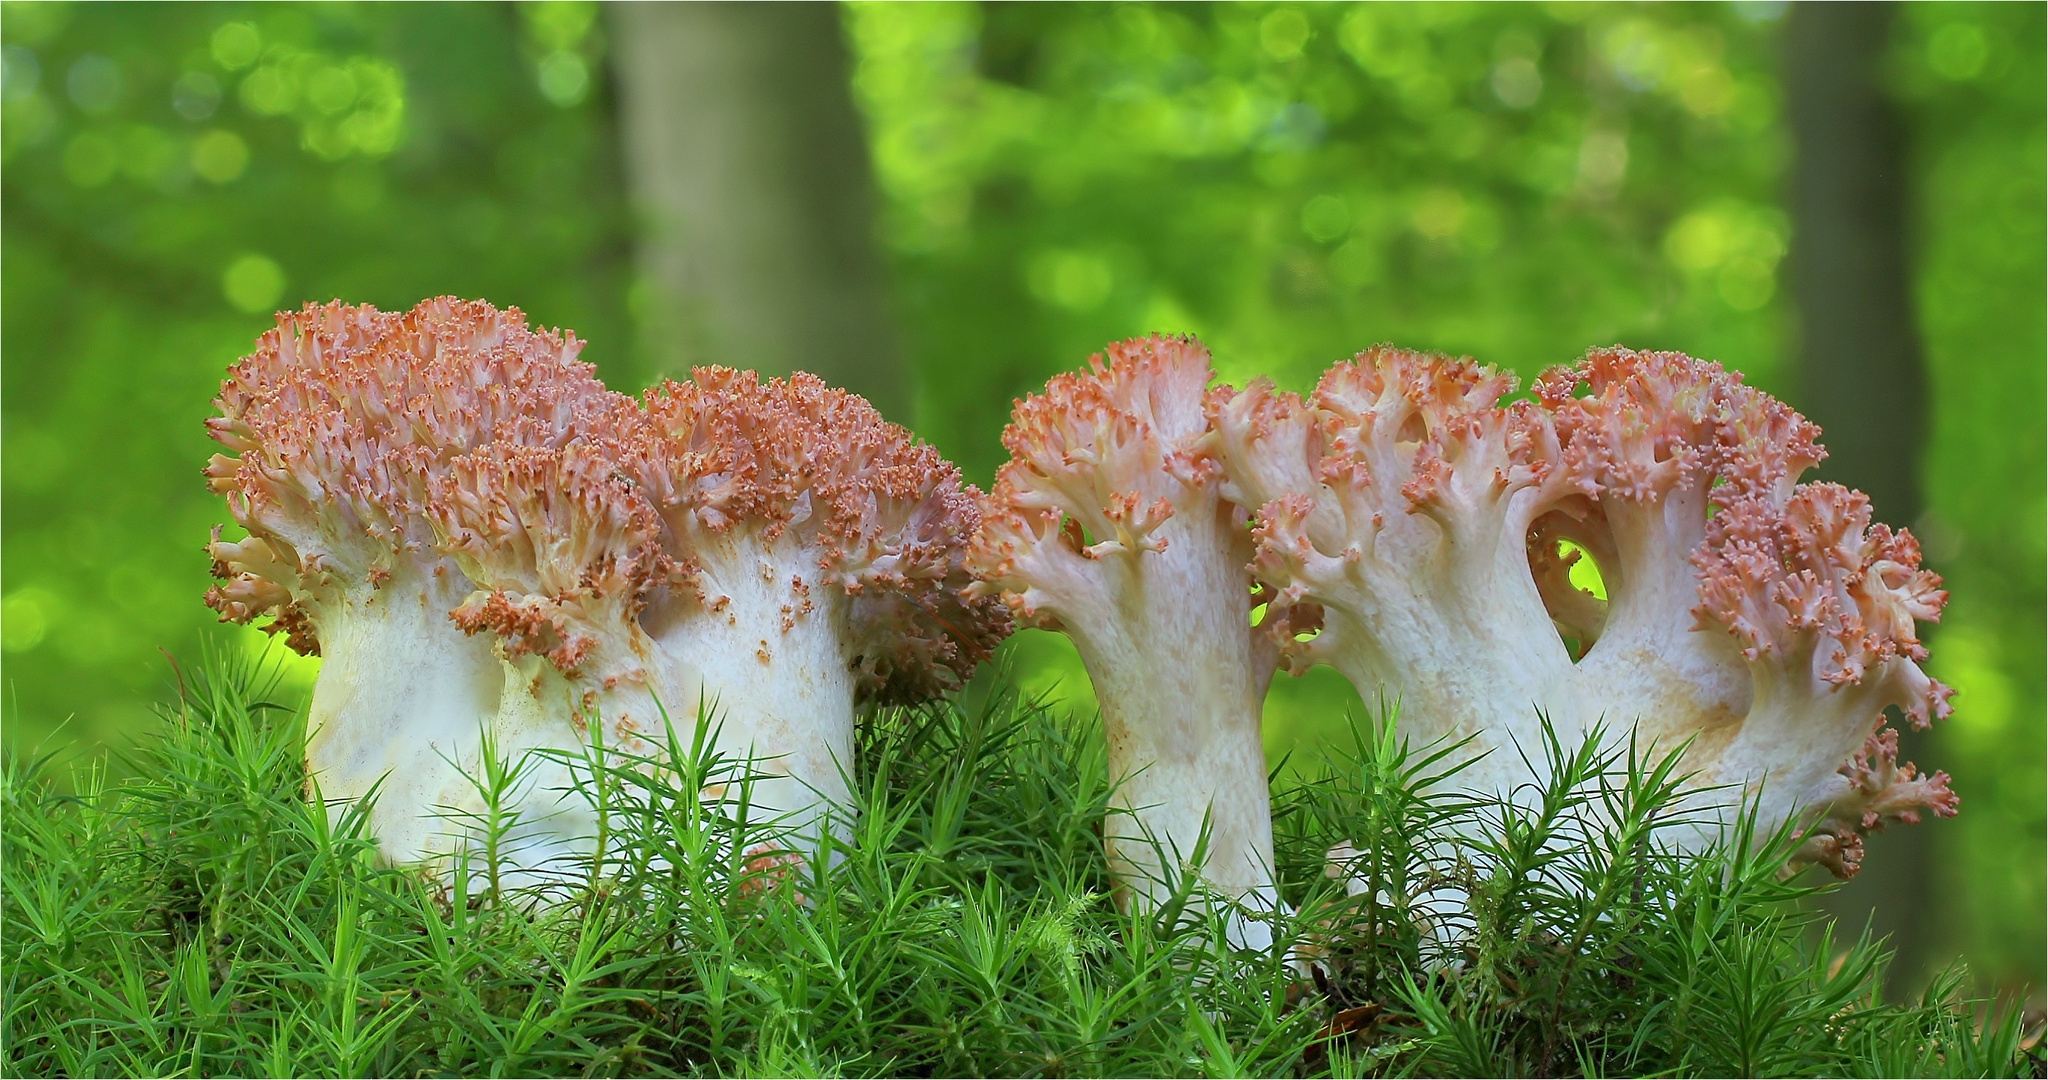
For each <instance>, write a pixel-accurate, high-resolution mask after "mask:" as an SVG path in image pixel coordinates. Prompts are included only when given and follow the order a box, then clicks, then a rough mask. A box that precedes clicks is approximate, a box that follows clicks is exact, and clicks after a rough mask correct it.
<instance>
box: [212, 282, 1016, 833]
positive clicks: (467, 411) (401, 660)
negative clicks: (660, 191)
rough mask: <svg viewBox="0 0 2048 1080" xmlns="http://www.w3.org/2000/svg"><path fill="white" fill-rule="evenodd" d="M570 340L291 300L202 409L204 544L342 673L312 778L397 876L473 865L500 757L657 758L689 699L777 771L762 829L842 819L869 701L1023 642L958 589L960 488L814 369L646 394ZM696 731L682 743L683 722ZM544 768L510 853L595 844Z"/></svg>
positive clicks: (424, 312)
mask: <svg viewBox="0 0 2048 1080" xmlns="http://www.w3.org/2000/svg"><path fill="white" fill-rule="evenodd" d="M579 347H580V346H579V343H578V342H576V341H575V339H574V338H573V337H572V336H567V335H557V334H554V333H552V332H536V331H532V330H529V329H528V328H527V327H526V325H525V322H524V319H523V318H522V317H521V316H520V314H519V313H518V312H517V311H516V310H508V311H503V312H500V311H498V310H496V309H494V308H492V307H490V306H489V305H487V304H482V303H464V302H460V301H454V300H448V299H441V300H431V301H427V302H425V303H423V304H421V305H419V306H418V307H416V308H415V309H413V311H411V312H409V313H407V314H405V315H391V314H386V313H382V312H379V311H377V310H375V309H374V308H370V307H368V306H350V305H343V304H339V303H336V304H329V305H326V306H324V307H308V308H307V309H306V310H305V311H303V312H300V313H296V314H285V315H281V316H280V317H279V320H278V327H277V329H275V330H273V331H271V332H270V333H268V334H266V335H265V336H264V337H263V339H262V340H261V341H260V342H259V343H258V349H257V351H256V352H255V353H254V354H252V355H251V356H249V357H247V358H245V359H243V360H242V361H241V362H240V363H239V364H237V365H236V366H235V368H234V369H233V370H232V371H231V372H230V374H229V378H228V380H227V381H226V382H225V383H224V384H223V386H222V390H221V394H220V397H219V398H218V400H217V402H216V405H217V406H218V408H219V410H220V415H219V416H218V417H216V418H215V419H213V420H211V421H209V425H208V426H209V428H210V429H211V431H212V433H213V435H214V437H215V438H216V439H217V440H219V441H220V442H221V443H222V444H224V445H225V446H226V447H227V448H228V449H230V450H231V451H235V452H237V453H238V454H239V456H238V457H229V456H226V455H217V456H216V457H215V458H214V460H213V462H212V463H211V464H210V465H209V466H208V469H207V474H208V476H209V478H210V480H211V481H212V484H213V486H214V489H215V490H216V491H218V492H220V493H221V494H223V495H225V496H227V499H228V505H229V510H230V513H231V514H232V516H233V517H234V519H235V521H236V522H237V523H238V524H240V525H242V526H243V527H244V528H245V529H246V530H247V531H248V533H249V536H248V537H247V538H246V539H244V540H240V541H233V542H231V541H226V540H222V539H220V538H219V536H218V531H217V532H216V537H215V542H214V543H213V544H212V545H211V547H210V551H211V552H212V554H213V556H214V559H215V573H216V575H217V576H219V577H221V578H222V579H223V584H221V585H220V586H218V587H216V588H215V589H213V590H212V591H211V592H209V594H208V597H207V600H208V603H209V604H210V605H211V606H213V607H214V608H216V609H217V610H218V611H220V612H221V615H222V617H223V618H224V619H229V620H233V621H238V622H247V621H250V620H251V619H254V618H257V617H259V616H263V615H271V616H275V618H274V620H273V621H272V622H271V623H270V625H269V626H268V627H266V629H270V630H272V631H275V632H285V633H288V634H289V635H290V641H291V644H292V645H293V647H295V648H298V649H299V650H300V651H303V652H316V651H317V652H318V653H319V654H320V655H321V656H322V657H323V659H324V663H323V667H322V670H321V673H320V676H319V679H318V681H317V682H316V684H315V688H314V701H313V706H312V711H311V717H310V720H309V737H308V742H307V766H308V770H309V774H310V775H311V777H312V780H313V782H314V783H315V784H317V785H318V786H319V788H320V790H321V791H322V792H323V794H324V795H325V796H327V797H328V798H330V799H331V800H333V801H334V803H335V804H336V807H337V810H336V812H337V813H338V812H339V811H340V807H343V806H345V805H347V804H349V803H351V802H354V801H355V800H358V799H361V798H362V797H363V796H365V795H368V794H369V793H371V792H372V791H373V790H374V791H376V793H377V804H376V810H375V813H374V815H373V816H372V819H371V828H372V831H373V832H374V833H375V834H376V835H377V836H378V839H379V843H380V845H381V848H382V850H383V851H384V853H385V854H386V855H387V856H388V857H390V858H392V859H394V860H396V861H416V860H421V859H428V858H432V857H434V856H436V855H440V854H445V853H448V852H450V851H452V850H454V849H455V848H456V847H457V846H458V845H459V844H461V843H462V842H463V838H464V837H465V836H467V835H470V834H472V833H473V832H474V830H475V828H476V827H478V825H479V824H480V822H481V817H482V814H483V808H482V802H481V795H480V793H479V792H478V791H477V790H476V784H475V780H476V779H477V778H478V777H480V776H481V775H482V769H481V763H480V761H479V756H480V755H481V754H482V753H484V752H485V751H486V750H494V751H495V752H498V753H501V754H524V753H525V752H527V751H530V750H536V749H544V750H554V751H566V752H568V755H569V756H573V754H574V752H576V751H577V750H578V748H579V747H581V746H582V745H583V743H584V740H585V739H587V738H588V737H589V735H590V734H591V731H592V728H591V727H590V725H591V724H597V725H599V727H598V728H597V730H598V731H599V732H600V733H601V734H602V735H603V737H604V738H605V740H606V742H607V744H608V745H610V746H613V747H617V748H621V749H626V750H629V751H638V752H641V753H645V752H648V751H650V750H652V749H653V748H654V747H655V746H656V745H657V742H654V741H648V740H649V739H650V738H655V739H658V737H659V734H660V729H661V727H662V725H664V724H666V723H674V724H676V725H677V726H678V727H679V728H682V729H683V730H684V731H685V732H686V733H687V731H688V730H689V729H690V726H691V725H693V724H694V723H695V722H696V719H697V717H698V715H699V714H698V710H699V708H700V707H703V706H709V707H710V708H711V709H713V710H714V715H716V716H717V717H718V718H719V720H720V722H721V723H722V728H721V730H722V732H723V736H722V738H723V741H722V742H721V743H720V744H719V745H720V748H721V749H722V750H724V751H726V752H728V753H730V754H734V755H747V756H749V757H752V758H755V759H756V760H757V765H758V767H759V768H760V769H761V770H762V771H763V772H764V774H765V775H766V777H767V779H765V780H763V782H762V784H761V790H760V792H759V794H758V795H757V796H756V798H755V805H756V806H757V807H759V808H760V811H761V813H762V814H763V815H764V816H765V815H771V814H772V815H776V816H779V817H781V818H782V819H783V820H785V821H787V822H789V823H791V824H795V825H799V826H804V825H808V824H809V823H811V822H813V821H815V820H816V819H817V818H819V817H820V815H821V814H822V813H823V812H824V810H825V808H826V807H827V806H828V805H831V804H835V803H836V804H843V803H844V802H845V795H846V787H845V782H844V774H845V771H846V770H849V769H850V768H851V766H852V759H851V751H852V726H853V716H854V709H855V705H856V703H857V702H858V701H860V700H875V701H886V702H902V701H914V700H918V699H921V698H925V697H929V696H932V695H934V694H936V693H939V692H942V691H944V690H946V689H950V688H951V687H952V686H954V685H957V683H958V681H959V679H960V678H961V677H963V676H964V675H965V674H966V673H967V672H969V671H971V670H972V668H973V666H974V665H975V664H977V663H978V662H980V660H982V659H983V658H984V657H985V656H986V655H987V653H988V651H989V649H990V648H992V647H993V645H994V644H995V643H996V642H997V641H999V640H1000V639H1001V637H1002V635H1003V634H1004V633H1005V632H1006V631H1007V629H1008V619H1007V616H1006V615H1005V614H1004V613H1003V612H1002V611H1001V609H1000V607H999V606H998V605H996V604H994V602H993V601H977V600H973V599H970V598H968V597H967V596H965V595H964V589H965V586H966V585H967V577H966V572H965V569H964V567H963V546H964V538H965V536H966V535H967V534H969V533H970V532H972V530H973V527H974V524H975V514H976V509H975V505H974V500H973V496H972V493H971V489H967V488H964V487H963V486H962V485H961V484H960V480H959V474H958V472H957V471H956V470H954V469H953V468H952V466H951V465H949V464H947V463H946V462H944V461H943V460H942V459H940V458H939V456H938V454H937V453H936V452H935V451H933V450H931V448H929V447H926V446H923V445H920V444H917V443H915V442H914V441H913V440H912V439H911V438H910V437H909V435H908V434H907V433H906V432H904V431H903V430H902V429H900V428H897V427H895V426H893V425H890V424H887V423H886V422H884V421H883V420H882V419H881V417H880V416H879V415H878V414H876V413H875V411H874V410H873V409H872V408H871V407H870V406H868V405H867V403H866V402H865V401H863V400H861V399H860V398H858V397H855V396H853V395H850V394H847V393H845V392H843V391H836V390H830V389H827V388H825V387H824V386H823V384H821V383H819V382H818V380H816V379H815V378H812V377H810V376H804V375H799V376H795V377H793V378H791V379H789V380H786V381H785V380H768V381H761V380H758V379H757V378H756V377H755V376H754V375H753V374H752V373H751V372H734V371H730V370H727V369H721V368H707V369H700V370H699V371H697V372H696V373H695V381H693V382H689V383H668V384H665V385H664V386H662V387H660V388H658V389H657V390H656V391H654V392H652V393H650V394H649V395H648V397H647V399H646V401H645V402H644V403H639V402H635V401H634V400H633V399H632V398H629V397H626V396H624V395H621V394H617V393H613V392H611V391H608V390H606V389H605V388H604V387H603V386H602V385H601V384H600V383H599V382H598V381H597V379H596V378H595V376H594V373H593V371H592V369H591V368H590V366H589V365H587V364H582V363H579V362H577V361H576V359H575V357H576V354H577V351H578V349H579ZM686 737H687V736H686ZM567 779H568V778H567V776H566V766H565V765H564V764H563V763H562V760H560V757H559V756H558V758H557V760H554V761H541V762H539V763H538V764H534V765H533V766H532V767H531V768H530V769H529V771H528V773H527V780H526V783H525V785H524V787H523V788H522V789H521V791H520V792H519V793H517V795H516V797H515V798H516V804H515V805H514V806H513V809H515V810H516V811H517V812H518V813H519V814H520V815H521V816H522V817H523V818H524V821H523V822H522V823H521V824H520V825H519V826H518V827H517V830H516V832H517V836H516V838H515V839H516V843H515V844H514V846H513V855H512V857H513V858H514V859H515V860H516V861H518V862H519V863H520V864H521V865H522V867H523V868H524V869H525V870H528V871H544V870H545V864H546V863H547V862H548V861H549V860H551V859H553V858H556V857H558V856H561V855H565V854H569V853H572V852H574V851H578V850H582V849H583V848H584V847H587V846H588V844H589V842H590V836H589V827H588V822H585V821H583V820H582V817H581V811H580V809H579V808H578V807H577V806H575V805H574V804H573V802H572V801H570V800H565V799H563V798H562V791H563V789H565V788H566V787H567V786H568V784H567Z"/></svg>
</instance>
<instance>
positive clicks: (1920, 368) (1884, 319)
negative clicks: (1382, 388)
mask: <svg viewBox="0 0 2048 1080" xmlns="http://www.w3.org/2000/svg"><path fill="white" fill-rule="evenodd" d="M1891 22H1892V8H1891V6H1890V5H1888V4H1880V3H1817V2H1811V0H1807V2H1801V3H1796V4H1793V5H1792V11H1791V16H1790V20H1789V25H1788V27H1787V29H1786V38H1785V61H1786V68H1785V70H1786V80H1785V81H1786V89H1787V92H1788V98H1789V101H1790V111H1791V119H1792V131H1793V140H1794V147H1795V159H1796V160H1795V164H1794V167H1793V186H1792V220H1793V237H1792V253H1791V255H1792V257H1791V264H1790V265H1791V275H1792V287H1793V293H1794V296H1795V298H1796V300H1797V302H1798V309H1799V321H1800V347H1799V372H1800V380H1799V383H1798V386H1799V388H1800V391H1801V394H1800V405H1801V407H1802V408H1803V409H1804V411H1805V412H1806V414H1807V415H1808V416H1809V417H1811V418H1812V419H1813V420H1814V421H1815V422H1816V423H1818V424H1820V425H1821V428H1822V430H1823V431H1824V432H1825V435H1824V441H1825V443H1826V445H1827V449H1828V460H1827V462H1826V463H1825V464H1824V465H1823V466H1822V467H1821V469H1820V471H1819V475H1820V476H1821V478H1823V479H1828V480H1835V481H1839V482H1841V483H1844V484H1847V485H1849V486H1851V487H1855V488H1860V489H1861V490H1863V491H1864V492H1865V493H1867V494H1869V496H1870V499H1871V504H1872V509H1873V511H1874V516H1875V517H1876V518H1877V519H1878V520H1881V521H1885V522H1889V523H1891V524H1893V525H1908V524H1911V523H1912V522H1913V521H1914V520H1915V519H1916V518H1917V517H1918V516H1919V514H1920V510H1921V499H1920V459H1921V448H1922V445H1923V444H1924V442H1925V439H1926V430H1927V420H1926V417H1927V412H1928V409H1927V376H1926V371H1925V366H1924V364H1923V361H1922V357H1921V347H1920V335H1919V329H1918V327H1917V325H1916V322H1915V319H1914V306H1913V293H1912V283H1911V273H1910V269H1909V265H1908V261H1907V250H1906V249H1907V235H1906V205H1907V191H1906V179H1907V177H1906V169H1907V160H1906V139H1905V129H1904V124H1903V122H1902V121H1901V118H1900V116H1899V113H1898V111H1897V109H1896V108H1894V106H1893V104H1892V102H1891V100H1890V98H1889V97H1887V95H1886V93H1885V90H1884V87H1883V85H1882V78H1883V70H1884V53H1885V48H1886V45H1887V42H1888V40H1889V33H1890V29H1891ZM1965 707H1967V705H1965ZM1902 742H1903V743H1904V745H1905V747H1906V749H1907V751H1908V753H1907V754H1904V755H1902V756H1917V757H1919V758H1922V759H1924V758H1925V757H1926V754H1925V751H1927V750H1930V749H1932V747H1931V746H1930V740H1928V739H1926V738H1924V737H1915V734H1914V733H1913V732H1911V731H1906V732H1903V733H1902ZM1922 764H1923V765H1925V764H1938V763H1929V762H1926V761H1924V760H1923V761H1922ZM1941 829H1942V826H1941V824H1940V823H1939V822H1929V823H1923V824H1921V825H1917V826H1910V827H1904V828H1894V829H1891V830H1889V831H1887V832H1885V833H1883V834H1881V835H1879V836H1875V837H1872V838H1871V839H1870V841H1869V856H1868V858H1867V860H1866V861H1865V863H1864V870H1863V872H1862V873H1861V874H1859V875H1857V877H1856V879H1855V880H1854V881H1853V882H1851V884H1850V885H1849V886H1848V887H1847V888H1845V889H1844V890H1843V891H1842V892H1841V893H1839V894H1837V895H1836V896H1835V897H1834V898H1832V899H1831V901H1830V903H1829V907H1830V908H1832V909H1833V910H1834V911H1835V912H1836V913H1837V914H1838V915H1840V916H1841V917H1843V918H1844V919H1846V920H1847V922H1848V927H1847V928H1848V929H1849V930H1851V931H1852V932H1853V930H1855V929H1857V928H1860V927H1861V925H1862V924H1863V921H1864V919H1865V918H1866V917H1868V918H1870V919H1871V920H1872V925H1873V927H1874V928H1875V929H1876V930H1877V932H1879V933H1885V934H1890V935H1891V936H1892V942H1893V945H1894V947H1895V948H1897V950H1898V960H1897V962H1896V965H1895V967H1894V971H1895V972H1896V975H1897V977H1898V980H1897V981H1898V983H1899V986H1898V990H1899V991H1901V992H1903V991H1906V990H1907V989H1908V988H1909V987H1911V986H1913V985H1914V984H1915V983H1917V981H1918V980H1919V979H1921V978H1922V977H1923V976H1924V975H1925V974H1926V973H1927V967H1928V962H1929V960H1930V959H1931V957H1930V951H1931V948H1932V947H1933V945H1934V944H1936V943H1935V942H1934V941H1933V940H1932V938H1933V934H1932V933H1931V930H1932V926H1933V919H1934V917H1935V914H1936V913H1935V911H1934V910H1933V909H1934V905H1935V901H1936V897H1935V892H1934V890H1933V889H1932V888H1931V883H1932V879H1933V875H1934V872H1935V848H1934V845H1935V844H1936V843H1938V842H1939V839H1940V832H1941Z"/></svg>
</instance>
